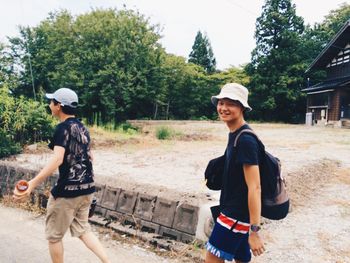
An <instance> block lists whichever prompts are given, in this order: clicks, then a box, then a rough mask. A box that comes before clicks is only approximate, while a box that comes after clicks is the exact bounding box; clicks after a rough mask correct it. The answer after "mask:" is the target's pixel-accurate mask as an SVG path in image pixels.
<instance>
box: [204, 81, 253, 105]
mask: <svg viewBox="0 0 350 263" xmlns="http://www.w3.org/2000/svg"><path fill="white" fill-rule="evenodd" d="M224 98H227V99H230V100H234V101H239V102H240V103H241V104H242V106H243V107H244V110H246V111H251V110H252V108H251V107H250V106H249V104H248V90H247V88H246V87H244V86H242V85H241V84H238V83H228V84H226V85H224V86H223V87H222V89H221V91H220V93H219V95H217V96H212V97H211V102H212V103H213V104H214V105H215V106H217V104H218V101H219V99H224Z"/></svg>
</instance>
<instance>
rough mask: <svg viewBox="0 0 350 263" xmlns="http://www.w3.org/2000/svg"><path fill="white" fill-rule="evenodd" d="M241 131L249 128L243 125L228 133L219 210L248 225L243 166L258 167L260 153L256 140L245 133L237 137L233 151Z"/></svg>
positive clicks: (246, 191) (246, 188)
mask: <svg viewBox="0 0 350 263" xmlns="http://www.w3.org/2000/svg"><path fill="white" fill-rule="evenodd" d="M243 129H249V126H248V125H247V124H245V125H243V126H242V127H241V128H239V129H238V130H237V131H235V132H233V133H229V138H228V145H227V148H226V161H225V169H224V174H223V186H222V190H221V195H220V208H221V212H222V213H224V214H225V215H226V216H229V217H233V218H235V219H237V220H240V221H243V222H247V223H249V209H248V187H247V184H246V182H245V178H244V173H243V164H250V165H258V164H259V159H260V151H259V145H258V142H257V140H256V138H255V137H253V136H252V135H250V134H247V133H243V134H242V135H241V136H240V137H239V140H238V144H237V147H236V149H234V147H233V145H234V141H235V139H236V137H237V135H238V133H239V132H240V131H241V130H243Z"/></svg>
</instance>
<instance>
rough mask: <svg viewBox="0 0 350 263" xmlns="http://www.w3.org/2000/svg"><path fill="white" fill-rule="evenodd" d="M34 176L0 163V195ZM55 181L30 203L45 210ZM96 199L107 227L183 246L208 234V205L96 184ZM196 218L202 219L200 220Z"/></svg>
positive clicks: (43, 186) (51, 178) (34, 196)
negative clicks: (192, 203) (141, 232)
mask: <svg viewBox="0 0 350 263" xmlns="http://www.w3.org/2000/svg"><path fill="white" fill-rule="evenodd" d="M36 174H37V171H33V170H28V169H24V168H20V167H15V166H14V165H13V163H11V164H10V163H0V195H1V196H4V195H12V191H13V189H14V186H15V184H16V182H17V181H19V180H20V179H25V180H30V179H31V178H33V176H35V175H36ZM56 180H57V175H56V176H50V177H49V178H48V179H47V180H46V182H45V183H44V184H42V185H41V186H40V188H37V189H36V190H35V193H34V194H33V196H32V200H31V201H32V202H33V203H35V204H38V205H39V206H41V207H44V208H45V207H46V203H47V197H48V193H49V189H50V188H51V187H52V186H53V185H54V183H55V182H56ZM95 197H96V198H97V205H96V210H95V213H96V214H98V215H99V217H102V218H104V220H106V222H108V225H109V226H113V224H119V225H122V226H127V227H128V228H133V229H137V230H140V231H145V232H148V233H153V234H157V235H159V236H162V237H167V238H170V239H173V240H176V241H181V242H185V243H188V242H192V241H193V240H194V239H196V238H197V239H199V240H205V239H206V236H207V234H205V233H208V230H205V229H204V228H205V225H207V220H206V218H210V215H209V208H208V206H207V205H206V206H205V209H204V210H203V209H201V208H200V207H198V206H194V205H191V204H189V203H186V202H183V201H182V202H180V201H177V200H168V199H166V198H164V197H158V196H154V195H148V194H145V193H139V192H135V191H130V190H126V189H123V188H122V187H120V188H113V187H111V186H108V185H101V184H96V193H95ZM199 215H201V217H204V218H201V219H200V220H199ZM106 225H107V224H106ZM209 232H210V231H209Z"/></svg>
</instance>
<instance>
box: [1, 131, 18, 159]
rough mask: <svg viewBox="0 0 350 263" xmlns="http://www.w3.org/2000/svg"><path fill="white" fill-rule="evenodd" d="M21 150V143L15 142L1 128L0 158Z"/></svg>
mask: <svg viewBox="0 0 350 263" xmlns="http://www.w3.org/2000/svg"><path fill="white" fill-rule="evenodd" d="M20 152H21V146H20V144H19V143H15V142H14V141H13V140H12V139H11V138H10V136H9V135H6V134H5V133H4V132H3V131H1V130H0V158H3V157H6V156H9V155H12V154H17V153H20Z"/></svg>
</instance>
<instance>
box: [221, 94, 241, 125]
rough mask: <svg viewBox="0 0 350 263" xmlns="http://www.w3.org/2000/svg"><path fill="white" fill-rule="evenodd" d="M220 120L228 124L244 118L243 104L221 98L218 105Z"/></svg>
mask: <svg viewBox="0 0 350 263" xmlns="http://www.w3.org/2000/svg"><path fill="white" fill-rule="evenodd" d="M216 109H217V111H218V114H219V117H220V120H222V121H223V122H225V123H226V124H235V123H237V122H240V121H242V120H243V110H244V108H243V106H242V104H241V103H239V102H238V101H234V100H230V99H226V98H224V99H219V101H218V104H217V106H216Z"/></svg>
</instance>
